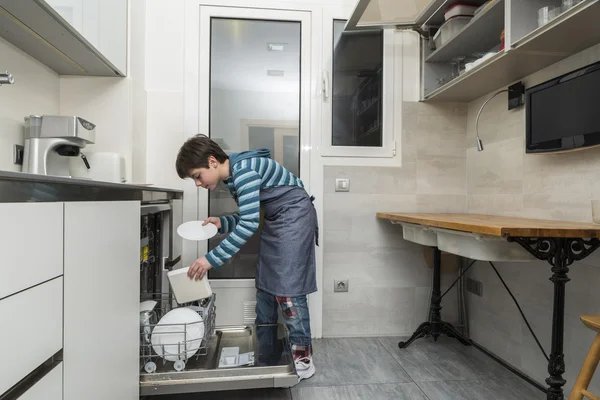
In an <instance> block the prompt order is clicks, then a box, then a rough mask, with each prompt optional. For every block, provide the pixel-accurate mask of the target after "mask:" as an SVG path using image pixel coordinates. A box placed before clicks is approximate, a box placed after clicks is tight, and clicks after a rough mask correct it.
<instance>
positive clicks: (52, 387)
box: [19, 363, 63, 400]
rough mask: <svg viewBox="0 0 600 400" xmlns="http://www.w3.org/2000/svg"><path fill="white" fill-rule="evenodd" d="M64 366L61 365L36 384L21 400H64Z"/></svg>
mask: <svg viewBox="0 0 600 400" xmlns="http://www.w3.org/2000/svg"><path fill="white" fill-rule="evenodd" d="M62 398H63V364H62V363H60V364H58V365H57V366H56V367H54V368H53V369H52V371H50V372H48V373H47V374H46V375H45V376H44V377H43V378H42V379H40V380H39V381H38V382H36V383H35V385H33V386H32V387H31V389H29V390H28V391H26V392H25V393H23V394H22V395H21V397H19V400H62Z"/></svg>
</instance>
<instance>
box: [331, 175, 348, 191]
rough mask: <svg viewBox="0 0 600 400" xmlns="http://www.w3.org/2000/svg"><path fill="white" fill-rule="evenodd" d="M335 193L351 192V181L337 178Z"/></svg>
mask: <svg viewBox="0 0 600 400" xmlns="http://www.w3.org/2000/svg"><path fill="white" fill-rule="evenodd" d="M335 191H336V192H349V191H350V179H348V178H336V180H335Z"/></svg>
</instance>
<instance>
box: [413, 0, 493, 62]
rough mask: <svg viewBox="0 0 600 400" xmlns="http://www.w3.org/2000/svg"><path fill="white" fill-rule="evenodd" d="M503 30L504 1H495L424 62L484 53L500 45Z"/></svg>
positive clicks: (444, 60) (443, 60)
mask: <svg viewBox="0 0 600 400" xmlns="http://www.w3.org/2000/svg"><path fill="white" fill-rule="evenodd" d="M503 29H504V0H496V1H495V2H494V3H492V4H491V5H490V6H488V7H487V8H486V9H484V10H483V11H481V12H480V13H479V14H477V15H476V16H475V17H473V19H472V20H471V21H470V22H469V24H468V25H466V26H465V27H464V28H463V30H461V31H460V33H459V34H458V35H456V36H455V37H453V38H452V39H451V40H450V41H448V42H447V43H446V44H444V45H443V46H441V47H440V48H438V49H436V50H435V51H434V52H433V53H431V54H430V55H429V56H428V57H427V58H425V62H450V61H451V60H452V58H453V57H456V56H470V55H471V54H473V53H475V52H486V51H488V50H489V49H491V48H493V47H494V46H496V45H498V44H499V43H500V33H501V32H502V30H503Z"/></svg>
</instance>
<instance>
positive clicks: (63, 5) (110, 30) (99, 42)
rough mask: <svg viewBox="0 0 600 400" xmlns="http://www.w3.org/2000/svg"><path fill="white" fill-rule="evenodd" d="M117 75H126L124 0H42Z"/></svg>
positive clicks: (125, 8)
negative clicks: (92, 48) (112, 68)
mask: <svg viewBox="0 0 600 400" xmlns="http://www.w3.org/2000/svg"><path fill="white" fill-rule="evenodd" d="M46 2H47V3H48V4H49V5H50V7H52V8H53V9H54V11H56V12H57V13H58V14H59V15H60V16H61V17H62V18H63V19H64V20H65V21H66V22H67V23H68V24H69V25H71V26H72V27H73V28H75V29H76V30H77V32H79V33H80V34H81V36H83V37H84V38H85V40H87V41H88V42H89V43H90V44H91V45H92V46H94V47H95V48H96V49H97V50H98V51H99V52H100V53H102V55H103V56H104V57H106V59H107V60H108V61H109V62H110V63H111V64H113V65H114V66H115V67H116V68H117V69H118V70H119V71H120V72H121V73H123V74H125V73H126V72H127V0H46Z"/></svg>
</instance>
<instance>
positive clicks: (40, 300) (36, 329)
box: [0, 277, 63, 394]
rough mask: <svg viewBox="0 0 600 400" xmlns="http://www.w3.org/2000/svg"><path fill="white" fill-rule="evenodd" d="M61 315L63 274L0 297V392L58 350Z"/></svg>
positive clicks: (60, 342) (61, 341) (61, 344)
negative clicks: (0, 360)
mask: <svg viewBox="0 0 600 400" xmlns="http://www.w3.org/2000/svg"><path fill="white" fill-rule="evenodd" d="M62 316H63V278H62V277H58V278H55V279H53V280H51V281H49V282H46V283H43V284H41V285H38V286H35V287H33V288H31V289H27V290H24V291H22V292H20V293H17V294H14V295H12V296H10V297H7V298H5V299H2V300H0V321H2V322H1V323H0V326H2V333H0V354H2V357H3V359H4V360H5V361H6V363H7V364H6V366H5V368H3V369H2V374H1V378H0V394H2V393H4V392H6V391H7V390H8V389H10V388H11V387H12V386H13V385H15V384H17V383H18V382H19V381H21V380H22V379H23V378H25V377H26V376H27V375H29V374H30V373H31V372H32V371H34V370H35V369H36V368H38V367H39V366H40V365H42V364H43V363H44V362H45V361H46V360H48V359H49V358H51V357H52V356H54V355H55V354H56V353H57V352H59V351H60V349H61V348H62V346H63V318H62Z"/></svg>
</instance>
